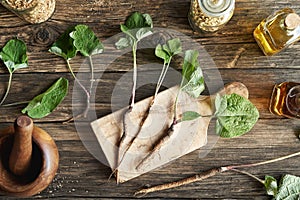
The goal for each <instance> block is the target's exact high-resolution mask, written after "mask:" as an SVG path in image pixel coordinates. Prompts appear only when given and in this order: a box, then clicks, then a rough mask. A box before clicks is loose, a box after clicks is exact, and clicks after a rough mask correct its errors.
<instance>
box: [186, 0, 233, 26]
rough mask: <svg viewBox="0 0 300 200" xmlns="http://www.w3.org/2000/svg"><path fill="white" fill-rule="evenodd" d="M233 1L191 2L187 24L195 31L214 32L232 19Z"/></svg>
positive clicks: (208, 0) (205, 0) (196, 0)
mask: <svg viewBox="0 0 300 200" xmlns="http://www.w3.org/2000/svg"><path fill="white" fill-rule="evenodd" d="M234 7H235V0H191V7H190V11H189V16H188V19H189V22H190V25H191V27H192V28H193V29H194V30H195V31H205V32H214V31H217V30H219V29H220V28H222V27H223V26H224V25H225V24H226V23H227V22H228V21H229V20H230V19H231V17H232V15H233V12H234Z"/></svg>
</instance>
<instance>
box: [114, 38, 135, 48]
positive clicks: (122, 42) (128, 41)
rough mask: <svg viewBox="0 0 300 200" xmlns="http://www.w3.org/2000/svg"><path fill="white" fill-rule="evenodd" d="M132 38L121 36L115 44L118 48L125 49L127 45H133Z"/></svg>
mask: <svg viewBox="0 0 300 200" xmlns="http://www.w3.org/2000/svg"><path fill="white" fill-rule="evenodd" d="M132 44H133V43H132V39H131V38H120V39H119V41H118V42H116V44H115V46H116V48H117V49H124V48H127V47H130V46H132Z"/></svg>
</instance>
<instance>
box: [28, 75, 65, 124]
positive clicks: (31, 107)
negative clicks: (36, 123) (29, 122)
mask: <svg viewBox="0 0 300 200" xmlns="http://www.w3.org/2000/svg"><path fill="white" fill-rule="evenodd" d="M68 85H69V82H68V80H67V79H65V78H60V79H58V80H57V81H56V82H55V83H54V84H53V85H52V86H51V87H50V88H49V89H48V90H47V91H46V92H44V93H42V94H40V95H38V96H36V97H34V98H33V99H32V100H31V101H30V102H29V104H28V105H27V107H26V108H24V109H23V110H22V113H24V114H25V113H27V114H28V116H29V117H31V118H43V117H45V116H47V115H49V114H50V113H51V112H52V111H53V110H54V109H55V108H56V107H57V106H58V105H59V104H60V103H61V102H62V100H63V99H64V98H65V96H66V95H67V93H68Z"/></svg>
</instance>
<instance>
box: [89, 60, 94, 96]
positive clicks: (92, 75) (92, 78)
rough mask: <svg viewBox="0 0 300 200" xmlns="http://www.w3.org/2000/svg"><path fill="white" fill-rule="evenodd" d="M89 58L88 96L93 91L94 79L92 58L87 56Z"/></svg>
mask: <svg viewBox="0 0 300 200" xmlns="http://www.w3.org/2000/svg"><path fill="white" fill-rule="evenodd" d="M88 57H89V63H90V69H91V80H90V81H91V85H90V95H91V93H92V89H93V84H94V81H95V77H94V63H93V59H92V56H88Z"/></svg>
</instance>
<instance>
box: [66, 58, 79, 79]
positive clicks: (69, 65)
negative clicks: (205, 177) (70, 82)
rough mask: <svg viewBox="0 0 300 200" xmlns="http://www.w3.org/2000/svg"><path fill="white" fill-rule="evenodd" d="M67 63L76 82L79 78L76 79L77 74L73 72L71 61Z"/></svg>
mask: <svg viewBox="0 0 300 200" xmlns="http://www.w3.org/2000/svg"><path fill="white" fill-rule="evenodd" d="M66 61H67V65H68V68H69V71H70V72H71V74H72V76H73V78H74V79H75V80H76V79H77V78H76V76H75V74H74V72H73V69H72V67H71V64H70V60H66Z"/></svg>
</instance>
